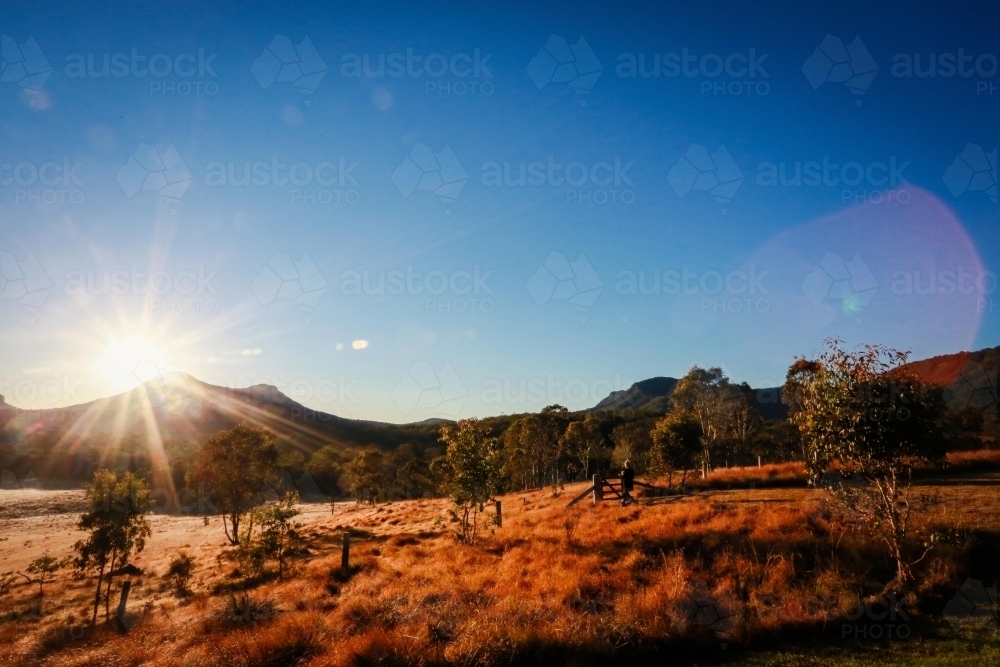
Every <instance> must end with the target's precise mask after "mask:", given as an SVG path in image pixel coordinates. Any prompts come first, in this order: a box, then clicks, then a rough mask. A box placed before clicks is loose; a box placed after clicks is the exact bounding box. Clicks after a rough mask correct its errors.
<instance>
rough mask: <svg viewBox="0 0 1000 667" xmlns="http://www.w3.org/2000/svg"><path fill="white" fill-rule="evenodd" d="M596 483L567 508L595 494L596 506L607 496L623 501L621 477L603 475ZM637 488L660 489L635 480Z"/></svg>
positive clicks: (596, 476) (599, 476) (594, 478)
mask: <svg viewBox="0 0 1000 667" xmlns="http://www.w3.org/2000/svg"><path fill="white" fill-rule="evenodd" d="M593 480H594V483H593V484H592V485H591V486H590V488H589V489H587V490H586V491H584V492H583V493H581V494H580V495H578V496H577V497H576V498H574V499H573V500H571V501H569V505H567V506H566V507H572V506H573V505H575V504H577V503H578V502H580V501H581V500H583V499H584V498H586V497H587V496H588V495H589V494H593V497H594V504H595V505H596V504H597V503H599V502H601V501H603V500H604V499H605V497H606V496H609V497H611V498H617V499H618V500H623V498H624V496H623V494H622V478H621V477H620V476H613V477H604V476H602V475H594V477H593ZM632 483H633V484H634V485H635V486H637V487H642V488H644V489H659V488H660V487H657V486H653V485H652V484H645V483H643V482H640V481H638V480H633V482H632Z"/></svg>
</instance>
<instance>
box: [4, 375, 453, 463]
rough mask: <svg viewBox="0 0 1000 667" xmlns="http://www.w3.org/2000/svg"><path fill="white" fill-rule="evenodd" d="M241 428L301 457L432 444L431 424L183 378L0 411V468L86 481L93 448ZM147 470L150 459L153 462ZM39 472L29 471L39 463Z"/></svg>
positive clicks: (182, 439) (172, 443)
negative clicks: (331, 450)
mask: <svg viewBox="0 0 1000 667" xmlns="http://www.w3.org/2000/svg"><path fill="white" fill-rule="evenodd" d="M239 423H246V424H252V425H254V426H260V427H265V428H268V429H270V430H272V431H273V432H274V433H275V434H277V436H278V438H279V441H280V442H282V443H284V444H285V445H286V446H288V447H291V448H294V449H297V450H299V451H301V452H302V453H303V454H304V455H308V454H310V453H312V452H314V451H316V450H318V449H320V448H322V447H324V446H327V445H332V446H334V447H338V448H356V447H363V446H366V445H368V444H374V445H377V446H379V447H382V448H386V449H389V448H393V447H397V446H399V445H400V444H402V443H404V442H409V443H413V444H415V445H418V446H432V445H434V444H436V439H437V426H436V425H435V424H434V423H421V424H406V425H395V424H385V423H379V422H371V421H364V420H357V419H345V418H343V417H338V416H336V415H332V414H327V413H324V412H317V411H315V410H311V409H309V408H306V407H305V406H303V405H301V404H300V403H297V402H296V401H294V400H292V399H290V398H288V397H287V396H285V395H284V394H282V393H281V392H280V391H279V390H278V389H277V388H276V387H274V386H272V385H263V384H262V385H255V386H252V387H246V388H242V389H230V388H225V387H218V386H214V385H210V384H207V383H204V382H201V381H200V380H197V379H195V378H193V377H191V376H189V375H186V374H183V373H172V374H169V375H166V376H164V378H163V379H162V380H158V381H155V382H149V383H146V385H144V386H141V387H137V388H135V389H132V390H130V391H127V392H125V393H123V394H119V395H117V396H111V397H108V398H102V399H99V400H96V401H92V402H90V403H85V404H82V405H74V406H70V407H65V408H54V409H50V410H22V409H19V408H15V407H11V406H9V405H7V404H6V403H3V404H2V405H0V465H2V466H3V467H4V468H5V469H13V470H16V471H18V473H19V474H24V473H25V472H26V471H28V470H34V471H35V472H37V473H38V474H39V475H40V476H44V477H48V478H56V479H71V478H80V477H81V476H84V477H85V476H87V475H88V474H89V473H88V469H92V468H93V466H94V463H95V461H94V460H93V459H94V456H95V455H96V454H95V451H94V450H95V448H97V447H98V446H99V444H100V443H105V444H110V445H111V448H112V449H117V448H120V447H123V446H124V447H127V446H128V445H129V443H132V442H135V441H147V440H150V439H153V440H159V441H161V443H162V448H163V451H164V452H166V453H168V454H169V452H170V451H171V449H173V448H176V447H179V446H182V445H190V444H192V443H200V442H203V441H204V440H206V439H207V438H208V437H210V436H211V435H213V434H214V433H217V432H218V431H221V430H224V429H228V428H232V427H233V426H235V425H236V424H239ZM152 463H153V464H154V465H155V464H156V462H155V461H153V462H152ZM40 464H44V465H45V470H44V471H42V470H35V468H36V467H37V466H38V465H40Z"/></svg>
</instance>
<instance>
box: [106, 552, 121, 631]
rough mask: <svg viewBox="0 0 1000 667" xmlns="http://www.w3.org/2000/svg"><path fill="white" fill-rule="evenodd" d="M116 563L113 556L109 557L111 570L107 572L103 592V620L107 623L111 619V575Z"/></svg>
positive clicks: (116, 560)
mask: <svg viewBox="0 0 1000 667" xmlns="http://www.w3.org/2000/svg"><path fill="white" fill-rule="evenodd" d="M117 563H118V559H117V558H116V557H115V556H112V557H111V570H110V571H109V572H108V583H107V586H106V588H105V591H104V620H105V621H107V620H108V619H110V618H111V604H110V600H111V579H112V578H113V577H112V576H111V573H112V572H114V571H115V565H116V564H117Z"/></svg>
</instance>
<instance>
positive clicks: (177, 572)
mask: <svg viewBox="0 0 1000 667" xmlns="http://www.w3.org/2000/svg"><path fill="white" fill-rule="evenodd" d="M193 569H194V559H193V558H191V556H189V555H188V554H186V553H184V552H183V551H182V552H181V553H179V554H178V555H176V556H174V557H173V558H172V559H171V560H170V568H169V569H168V570H167V578H168V579H170V581H171V582H172V583H173V585H174V588H176V589H177V592H178V593H186V592H187V590H188V587H187V586H188V581H189V580H190V579H191V571H192V570H193Z"/></svg>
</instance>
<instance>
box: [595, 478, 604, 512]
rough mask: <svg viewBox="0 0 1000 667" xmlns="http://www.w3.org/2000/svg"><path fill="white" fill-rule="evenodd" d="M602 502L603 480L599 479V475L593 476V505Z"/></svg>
mask: <svg viewBox="0 0 1000 667" xmlns="http://www.w3.org/2000/svg"><path fill="white" fill-rule="evenodd" d="M602 500H604V480H602V479H601V475H600V473H597V474H595V475H594V504H595V505H596V504H597V503H599V502H601V501H602Z"/></svg>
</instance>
